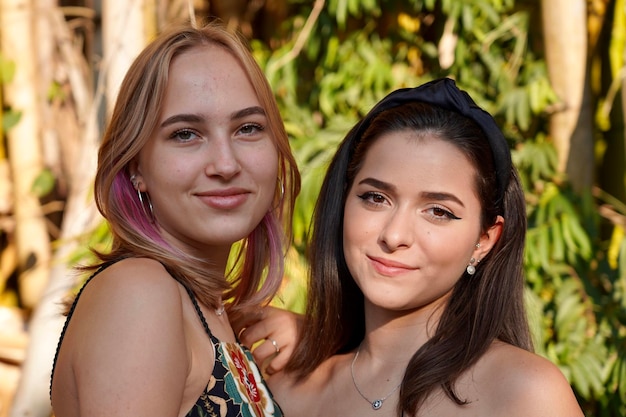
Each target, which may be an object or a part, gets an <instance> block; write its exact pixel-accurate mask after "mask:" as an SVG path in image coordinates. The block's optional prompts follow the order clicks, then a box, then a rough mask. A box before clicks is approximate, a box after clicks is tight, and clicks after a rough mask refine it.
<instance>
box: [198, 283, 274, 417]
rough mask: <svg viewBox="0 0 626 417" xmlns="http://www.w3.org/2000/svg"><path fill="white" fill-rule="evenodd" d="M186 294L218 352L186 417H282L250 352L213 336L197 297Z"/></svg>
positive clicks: (215, 350)
mask: <svg viewBox="0 0 626 417" xmlns="http://www.w3.org/2000/svg"><path fill="white" fill-rule="evenodd" d="M187 292H188V294H189V297H190V298H191V301H192V302H193V304H194V306H195V307H196V311H197V313H198V316H199V317H200V321H201V322H202V325H203V326H204V330H205V331H206V333H207V335H208V336H209V338H210V339H211V342H212V343H213V348H214V352H215V364H214V367H213V375H211V379H210V380H209V382H208V384H207V386H206V388H205V390H204V392H203V393H202V395H200V398H198V401H196V405H194V407H193V408H192V409H191V411H189V413H187V417H282V416H283V412H282V410H281V409H280V407H279V406H278V404H277V403H276V402H275V401H274V399H273V397H272V394H271V392H270V390H269V388H268V387H267V385H266V384H265V381H264V380H263V377H262V376H261V372H259V368H258V367H257V366H256V364H255V362H254V360H253V359H252V354H251V353H250V351H249V350H248V349H247V348H246V347H244V346H242V345H240V344H239V343H226V342H221V341H219V340H218V339H217V338H216V337H215V336H213V334H212V333H211V330H210V329H209V326H208V325H207V323H206V320H205V318H204V315H203V314H202V311H201V310H200V307H199V306H198V303H197V301H196V298H195V297H194V295H193V293H192V292H191V291H190V290H189V289H187Z"/></svg>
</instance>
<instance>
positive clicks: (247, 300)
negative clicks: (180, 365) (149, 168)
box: [93, 22, 300, 312]
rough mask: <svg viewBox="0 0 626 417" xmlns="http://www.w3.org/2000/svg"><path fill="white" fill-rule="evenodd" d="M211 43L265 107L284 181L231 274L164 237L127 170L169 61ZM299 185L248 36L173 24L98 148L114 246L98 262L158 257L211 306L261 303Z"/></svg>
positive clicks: (138, 69) (141, 67)
mask: <svg viewBox="0 0 626 417" xmlns="http://www.w3.org/2000/svg"><path fill="white" fill-rule="evenodd" d="M206 45H218V46H220V47H222V48H224V49H225V50H226V51H228V52H229V53H230V54H232V55H233V56H234V57H235V59H236V60H237V61H238V62H239V64H240V65H241V67H242V68H243V70H244V72H245V73H246V75H247V76H248V79H249V80H250V83H251V85H252V87H253V89H254V91H255V92H256V95H257V97H258V99H259V101H260V103H261V106H262V107H263V108H264V109H265V112H266V116H267V120H268V130H269V131H270V132H271V136H272V137H273V139H274V144H275V146H276V149H277V151H278V160H279V166H278V182H279V185H278V186H277V190H276V192H275V196H274V202H273V205H272V207H271V208H270V209H269V211H268V213H267V215H266V216H265V218H264V219H263V221H262V222H261V223H260V224H259V225H258V226H257V227H256V228H255V230H254V231H253V232H252V233H251V234H250V235H249V236H248V237H247V238H246V239H244V241H243V242H242V244H241V245H240V246H239V251H238V253H237V254H236V258H235V259H236V262H235V266H234V268H233V269H232V270H231V271H230V272H229V273H228V274H227V277H224V276H223V275H222V274H213V275H215V276H209V272H208V271H210V270H211V265H210V264H209V262H208V261H206V260H204V259H198V258H196V257H192V256H191V255H189V254H186V253H182V252H181V251H180V250H177V249H176V248H173V247H172V246H170V245H168V244H167V243H166V242H165V240H164V239H163V238H162V236H161V235H160V232H159V230H158V228H157V226H156V225H155V224H154V223H153V222H152V221H151V219H150V218H149V217H148V216H149V213H148V211H147V210H145V207H144V206H143V204H142V202H141V201H139V199H138V196H137V192H136V191H135V189H134V188H133V187H132V185H131V181H130V174H129V164H130V163H131V162H132V161H133V160H134V158H136V156H137V155H138V153H139V152H140V150H141V149H142V148H143V147H144V146H145V144H146V143H147V142H148V140H149V138H150V134H151V132H152V131H153V129H154V127H155V126H156V124H157V122H158V120H157V118H158V117H159V114H160V110H161V108H162V105H163V99H164V96H165V91H166V87H167V84H168V76H169V68H170V64H171V62H172V60H173V59H174V58H175V57H176V56H178V55H180V54H182V53H184V52H186V51H188V50H190V49H192V48H197V47H200V46H206ZM299 191H300V175H299V173H298V170H297V166H296V162H295V158H294V156H293V154H292V152H291V148H290V145H289V140H288V137H287V133H286V131H285V128H284V124H283V121H282V118H281V116H280V113H279V111H278V106H277V104H276V100H275V97H274V94H273V92H272V89H271V87H270V85H269V83H268V81H267V79H266V77H265V75H264V73H263V71H262V70H261V68H260V67H259V65H258V64H257V62H256V61H255V59H254V57H253V56H252V54H251V52H250V50H249V48H248V45H247V43H246V42H245V41H244V40H242V39H241V38H240V37H239V36H238V35H237V34H236V33H233V32H230V31H228V30H227V29H226V28H225V27H223V26H222V25H221V24H219V23H216V22H213V23H210V24H208V25H206V26H204V27H201V28H194V27H191V26H188V25H184V26H176V27H172V28H170V29H169V30H167V31H164V32H163V33H162V34H160V35H159V36H158V37H157V38H156V39H155V40H154V41H153V42H151V43H150V44H149V45H148V46H147V47H146V48H145V49H144V50H143V51H142V52H141V53H140V54H139V56H138V57H137V58H136V59H135V61H134V62H133V64H132V65H131V67H130V69H129V70H128V73H127V74H126V76H125V78H124V80H123V82H122V84H121V87H120V92H119V95H118V98H117V101H116V104H115V107H114V109H113V113H112V115H111V120H110V122H109V124H108V127H107V129H106V131H105V134H104V138H103V142H102V145H101V147H100V151H99V154H98V169H97V173H96V179H95V199H96V204H97V206H98V209H99V210H100V212H101V213H102V215H103V216H104V217H105V218H106V219H107V221H108V223H109V226H110V229H111V233H112V236H113V246H112V250H111V252H110V253H107V254H104V253H98V256H99V258H100V260H101V263H104V262H109V261H111V260H116V259H120V258H124V257H130V256H141V257H149V258H152V259H155V260H157V261H159V262H161V263H162V264H163V265H164V266H165V267H166V268H167V270H168V271H169V272H170V273H171V274H172V275H173V276H174V277H175V278H176V279H177V280H179V281H180V282H181V283H182V284H183V285H185V286H187V287H188V288H189V289H190V290H192V291H193V292H194V294H195V295H196V296H197V297H198V299H199V300H200V301H201V302H203V303H204V304H206V305H210V306H214V307H216V306H217V305H219V303H220V302H221V300H222V299H223V298H224V299H229V301H230V307H229V309H230V310H231V311H235V312H236V311H238V310H240V309H242V308H245V307H249V306H254V305H259V304H262V303H265V302H267V301H269V300H270V299H271V297H273V295H274V294H275V292H276V291H277V289H278V287H279V285H280V282H281V280H282V273H283V259H284V253H285V245H286V244H287V243H288V242H289V241H290V237H291V220H292V214H293V208H294V204H295V198H296V196H297V194H298V193H299ZM101 263H99V264H98V265H94V266H93V268H96V267H97V266H99V265H100V264H101ZM207 278H208V279H207Z"/></svg>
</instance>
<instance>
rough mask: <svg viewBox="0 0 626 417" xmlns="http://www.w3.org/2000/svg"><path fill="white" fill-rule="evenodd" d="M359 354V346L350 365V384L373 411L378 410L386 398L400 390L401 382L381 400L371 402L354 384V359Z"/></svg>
mask: <svg viewBox="0 0 626 417" xmlns="http://www.w3.org/2000/svg"><path fill="white" fill-rule="evenodd" d="M359 352H361V345H359V348H358V349H357V351H356V353H355V354H354V359H352V363H351V364H350V375H352V383H353V384H354V388H356V392H358V393H359V395H360V396H361V398H363V399H364V400H365V401H367V402H368V403H370V405H371V406H372V408H373V409H374V410H380V408H381V407H382V406H383V403H384V402H385V400H386V399H387V398H389V397H390V396H391V394H393V393H394V392H396V391H397V390H398V388H400V385H402V382H400V383H399V384H398V385H397V386H396V387H395V388H394V389H392V390H391V391H389V393H388V394H387V395H385V396H384V397H382V398H379V399H376V400H374V401H372V400H370V399H369V398H367V397H366V396H365V395H364V394H363V393H362V392H361V389H360V388H359V385H358V384H357V383H356V379H355V378H354V363H355V362H356V358H358V357H359Z"/></svg>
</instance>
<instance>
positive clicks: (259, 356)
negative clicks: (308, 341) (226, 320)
mask: <svg viewBox="0 0 626 417" xmlns="http://www.w3.org/2000/svg"><path fill="white" fill-rule="evenodd" d="M299 319H300V316H299V315H298V314H295V313H292V312H290V311H287V310H283V309H280V308H275V307H264V308H263V309H262V312H261V313H260V314H256V321H254V320H247V321H246V322H247V323H248V325H247V327H245V328H244V329H242V330H241V331H240V332H239V333H238V339H239V341H240V342H241V343H242V344H243V345H245V346H248V347H249V348H250V349H251V350H252V355H253V356H254V359H255V360H256V361H257V363H258V364H259V365H261V367H262V369H265V372H266V373H267V374H269V375H271V374H272V373H275V372H278V371H280V370H282V369H283V368H284V367H285V365H286V364H287V362H288V361H289V358H290V357H291V354H292V353H293V350H294V349H295V346H296V342H297V339H298V331H299V322H300V320H299Z"/></svg>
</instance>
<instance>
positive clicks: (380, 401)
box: [372, 400, 383, 410]
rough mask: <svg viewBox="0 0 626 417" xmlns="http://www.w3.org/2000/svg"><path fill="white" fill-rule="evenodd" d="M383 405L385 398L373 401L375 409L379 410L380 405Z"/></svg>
mask: <svg viewBox="0 0 626 417" xmlns="http://www.w3.org/2000/svg"><path fill="white" fill-rule="evenodd" d="M382 406H383V400H375V401H372V408H373V409H374V410H379V409H380V407H382Z"/></svg>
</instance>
